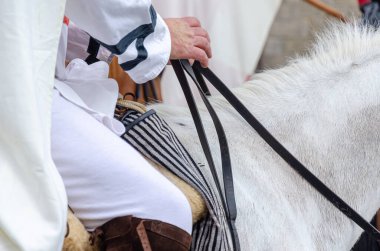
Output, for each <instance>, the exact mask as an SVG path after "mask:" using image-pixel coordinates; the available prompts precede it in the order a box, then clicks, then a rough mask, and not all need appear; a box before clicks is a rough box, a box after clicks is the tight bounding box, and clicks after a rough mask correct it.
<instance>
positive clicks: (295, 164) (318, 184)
mask: <svg viewBox="0 0 380 251" xmlns="http://www.w3.org/2000/svg"><path fill="white" fill-rule="evenodd" d="M193 69H194V71H195V72H199V74H200V75H204V76H205V77H206V78H207V79H208V80H209V81H210V83H211V84H212V85H213V86H214V87H215V88H216V89H217V90H218V91H219V92H220V93H221V94H222V95H223V96H224V98H226V100H227V101H228V102H229V103H230V104H231V105H232V106H233V107H234V108H235V110H236V111H237V112H238V113H239V114H240V115H241V116H242V117H243V118H244V119H245V121H246V122H247V123H248V124H250V125H251V126H252V128H253V129H254V130H255V131H256V132H257V133H258V134H259V135H260V136H261V137H262V138H263V139H264V140H265V141H266V142H267V144H268V145H270V146H271V147H272V149H273V150H274V151H276V153H277V154H278V155H280V156H281V157H282V158H283V159H284V160H285V161H286V162H287V163H288V164H289V166H290V167H292V168H293V169H294V170H295V171H296V172H297V173H298V174H299V175H301V176H302V177H303V178H304V179H305V180H306V181H307V182H308V183H309V184H310V185H311V186H312V187H314V188H315V189H316V190H317V191H318V192H319V193H320V194H322V195H323V196H324V197H325V198H326V199H327V200H328V201H330V202H331V203H332V204H333V205H334V206H335V207H336V208H337V209H339V210H340V211H341V212H342V213H343V214H344V215H346V216H347V217H348V218H349V219H351V220H352V221H354V222H355V223H356V224H357V225H358V226H359V227H361V228H362V229H363V230H364V231H366V232H367V233H368V234H369V235H370V236H372V237H373V238H375V239H376V240H377V241H380V232H379V230H377V229H376V227H374V226H373V225H371V224H370V223H369V222H367V221H366V220H365V219H364V218H363V217H361V216H360V215H359V214H358V213H357V212H356V211H355V210H354V209H352V208H351V207H350V206H349V205H348V204H347V203H346V202H344V201H343V200H342V199H341V198H340V197H339V196H338V195H336V194H335V193H334V192H333V191H332V190H330V189H329V188H328V187H327V186H326V185H325V184H324V183H323V182H322V181H320V180H319V179H318V178H317V177H316V176H315V175H314V174H312V173H311V172H310V171H309V170H308V169H307V168H306V167H305V166H304V165H303V164H302V163H301V162H300V161H298V160H297V159H296V158H295V157H294V156H293V155H292V154H291V153H290V152H289V151H288V150H287V149H286V148H285V147H284V146H283V145H281V143H280V142H278V141H277V140H276V138H274V137H273V135H272V134H270V133H269V131H268V130H267V129H266V128H265V127H264V126H263V125H262V124H261V123H260V122H259V121H258V120H257V119H256V118H255V117H254V116H253V115H252V114H251V113H250V112H249V110H248V109H247V108H246V107H245V106H244V105H243V104H242V103H241V102H240V101H239V99H238V98H237V97H236V96H235V95H234V94H233V93H232V92H231V91H230V90H229V89H228V87H227V86H226V85H225V84H224V83H223V82H222V81H221V80H220V79H219V78H218V77H217V76H216V75H215V74H214V73H213V72H212V71H211V70H210V69H208V68H202V67H201V65H200V63H199V62H195V63H194V65H193Z"/></svg>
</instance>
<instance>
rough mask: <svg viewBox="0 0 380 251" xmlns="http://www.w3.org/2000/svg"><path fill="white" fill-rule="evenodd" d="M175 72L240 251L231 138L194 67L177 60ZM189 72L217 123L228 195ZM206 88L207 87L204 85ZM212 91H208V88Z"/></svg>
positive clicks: (173, 62)
mask: <svg viewBox="0 0 380 251" xmlns="http://www.w3.org/2000/svg"><path fill="white" fill-rule="evenodd" d="M172 66H173V69H174V71H175V73H176V75H177V77H178V79H179V82H180V84H181V87H182V90H183V92H184V94H185V98H186V101H187V103H188V106H189V108H190V112H191V115H192V117H193V120H194V123H195V127H196V129H197V133H198V136H199V139H200V142H201V145H202V148H203V151H204V153H205V156H206V159H207V162H208V165H209V167H210V170H211V173H212V175H213V179H214V182H215V185H216V188H217V190H218V193H219V195H220V198H221V200H222V205H223V209H224V211H225V213H226V217H227V220H228V227H229V229H230V231H231V234H232V236H231V238H232V244H233V249H234V250H240V244H239V238H238V234H237V231H236V226H235V220H236V214H237V211H236V202H235V193H234V185H233V176H232V170H231V160H230V154H229V150H228V143H227V138H226V135H225V133H224V129H223V126H222V124H221V122H220V120H219V118H218V116H217V114H216V112H215V110H214V109H213V108H212V106H211V104H210V103H209V101H208V99H207V97H206V96H205V93H204V91H206V89H204V88H202V87H201V86H200V85H199V83H198V81H197V77H196V75H195V74H194V72H193V69H192V68H191V66H190V64H189V62H188V61H186V60H181V61H178V60H173V61H172ZM183 69H185V70H186V71H187V72H188V74H189V75H190V77H191V78H192V79H193V81H194V83H195V85H196V87H197V88H198V90H199V93H200V95H201V97H202V100H203V102H204V103H205V105H206V108H207V110H208V111H209V113H210V116H211V118H212V121H213V123H214V126H215V129H216V132H217V135H218V139H219V146H220V151H221V159H222V174H223V184H224V193H223V192H222V188H221V185H220V182H219V179H218V173H217V171H216V168H215V164H214V161H213V157H212V154H211V150H210V146H209V143H208V140H207V137H206V133H205V131H204V128H203V123H202V120H201V118H200V115H199V112H198V108H197V106H196V104H195V101H194V97H193V95H192V93H191V89H190V86H189V83H188V82H187V79H186V75H185V73H184V71H183ZM204 86H206V84H205V83H204ZM207 90H208V89H207Z"/></svg>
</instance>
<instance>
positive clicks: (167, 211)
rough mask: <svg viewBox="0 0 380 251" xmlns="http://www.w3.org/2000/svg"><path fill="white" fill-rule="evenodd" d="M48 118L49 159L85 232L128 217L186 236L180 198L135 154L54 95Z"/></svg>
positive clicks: (184, 204)
mask: <svg viewBox="0 0 380 251" xmlns="http://www.w3.org/2000/svg"><path fill="white" fill-rule="evenodd" d="M52 116H53V119H52V155H53V159H54V161H55V164H56V166H57V168H58V170H59V172H60V174H61V176H62V178H63V181H64V183H65V187H66V192H67V195H68V200H69V205H70V207H71V208H72V209H73V210H74V212H75V215H76V216H77V217H78V218H79V219H80V220H81V221H82V222H83V223H84V225H85V227H86V228H87V230H94V229H95V228H96V227H98V226H101V225H103V224H104V223H106V222H108V221H110V220H111V219H114V218H116V217H120V216H128V215H132V216H134V217H138V218H142V219H152V220H159V221H163V222H166V223H170V224H173V225H175V226H177V227H179V228H181V229H183V230H185V231H186V232H187V233H191V228H192V219H191V209H190V206H189V203H188V201H187V200H186V198H185V196H184V195H183V193H182V192H181V191H180V190H179V189H178V188H177V187H175V186H174V185H173V184H172V183H170V182H169V181H168V180H167V179H166V178H165V177H164V176H162V175H161V174H160V173H159V172H158V171H157V170H156V169H154V168H153V167H152V166H151V165H150V164H149V163H148V162H147V161H146V160H145V159H144V158H143V157H142V156H141V155H140V154H139V153H138V152H137V151H136V150H134V149H133V148H132V147H131V146H129V145H128V144H127V143H125V142H124V141H123V140H122V139H121V138H120V137H118V136H117V135H115V134H113V133H112V132H111V131H110V130H108V129H107V128H106V127H105V126H104V125H103V124H101V123H99V122H98V121H97V120H95V119H94V118H93V117H92V116H90V115H89V114H88V113H86V112H85V111H84V110H82V109H80V108H78V107H77V106H75V105H73V104H72V103H70V102H69V101H67V100H66V99H64V98H63V97H61V96H60V95H59V94H58V92H55V93H54V100H53V115H52Z"/></svg>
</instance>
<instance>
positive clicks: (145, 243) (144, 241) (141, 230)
mask: <svg viewBox="0 0 380 251" xmlns="http://www.w3.org/2000/svg"><path fill="white" fill-rule="evenodd" d="M136 232H137V234H138V236H139V238H140V242H141V246H142V248H143V250H144V251H152V247H151V246H150V242H149V238H148V234H147V233H146V230H145V226H144V220H142V221H140V223H139V224H138V225H137V228H136Z"/></svg>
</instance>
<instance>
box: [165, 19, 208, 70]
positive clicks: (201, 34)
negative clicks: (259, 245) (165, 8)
mask: <svg viewBox="0 0 380 251" xmlns="http://www.w3.org/2000/svg"><path fill="white" fill-rule="evenodd" d="M165 22H166V24H167V26H168V27H169V31H170V36H171V46H172V49H171V52H170V59H190V60H191V59H194V60H198V61H199V62H200V63H201V65H202V66H203V67H207V66H208V60H209V58H211V56H212V53H211V47H210V37H209V35H208V33H207V31H206V30H205V29H203V28H202V27H201V24H200V22H199V21H198V19H196V18H194V17H183V18H167V19H165Z"/></svg>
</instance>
